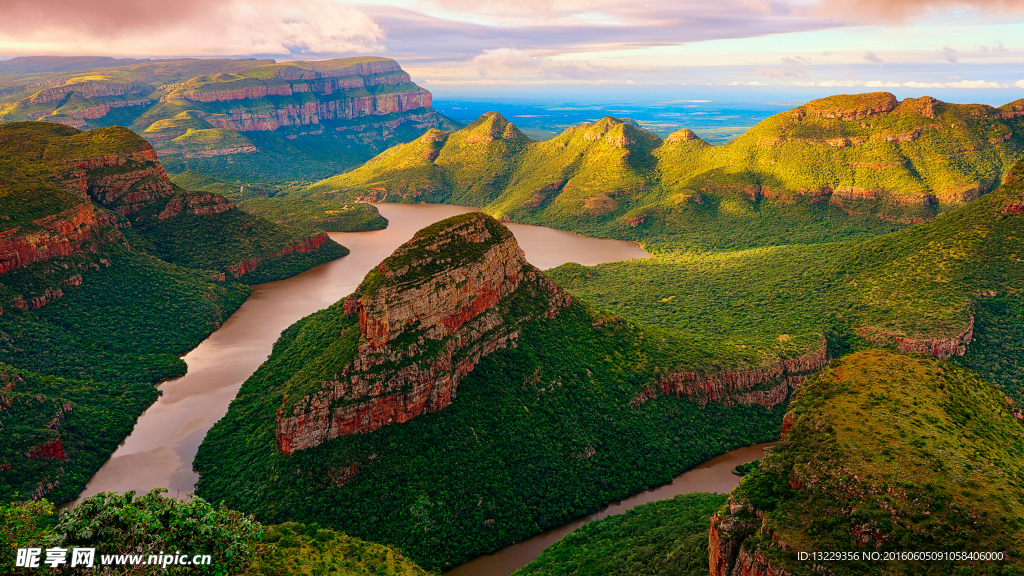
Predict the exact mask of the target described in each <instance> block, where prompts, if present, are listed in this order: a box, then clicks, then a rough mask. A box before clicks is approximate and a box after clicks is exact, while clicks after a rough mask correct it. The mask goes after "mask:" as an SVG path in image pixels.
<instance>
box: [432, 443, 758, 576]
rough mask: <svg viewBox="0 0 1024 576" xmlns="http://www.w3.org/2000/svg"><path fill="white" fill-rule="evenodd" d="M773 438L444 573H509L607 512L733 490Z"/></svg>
mask: <svg viewBox="0 0 1024 576" xmlns="http://www.w3.org/2000/svg"><path fill="white" fill-rule="evenodd" d="M773 444H774V442H767V443H764V444H754V445H753V446H746V447H744V448H738V449H736V450H733V451H732V452H727V453H725V454H722V455H721V456H716V457H714V458H712V459H711V460H708V461H706V462H704V463H702V464H699V465H698V466H696V467H695V468H691V469H690V470H687V471H686V472H684V473H683V474H682V475H680V476H676V478H675V479H674V480H673V481H672V482H671V483H669V484H665V485H662V486H658V487H657V488H652V489H650V490H645V491H643V492H640V493H639V494H634V495H632V496H630V497H629V498H626V499H625V500H623V501H621V502H615V503H612V504H609V505H608V506H605V507H604V508H602V509H601V510H598V511H597V512H595V513H593V514H591V515H590V516H584V517H583V518H578V519H576V520H573V521H572V522H569V523H568V524H563V525H561V526H559V527H558V528H553V529H551V530H548V531H547V532H544V533H541V534H538V535H536V536H534V537H533V538H528V539H526V540H523V541H522V542H517V543H515V544H513V545H511V546H506V547H505V548H502V549H501V550H498V551H497V552H495V553H494V554H489V555H487V556H481V557H479V558H475V559H473V560H470V561H469V562H466V563H465V564H460V565H459V566H456V567H455V568H452V569H451V570H449V571H447V572H445V573H444V576H508V575H509V574H511V573H513V572H515V571H516V570H518V569H520V568H522V567H523V566H526V565H527V564H529V563H530V562H531V561H533V560H534V559H535V558H537V556H540V553H541V552H543V551H544V549H545V548H547V547H548V546H551V545H552V544H554V543H555V542H557V541H558V540H559V539H560V538H561V537H562V536H565V535H566V534H568V533H569V532H572V531H573V530H575V529H577V528H579V527H580V526H583V525H584V524H587V523H588V522H593V521H594V520H600V519H601V518H604V517H606V516H612V515H614V514H622V513H623V512H625V511H626V510H629V509H631V508H636V507H637V506H640V505H641V504H647V503H648V502H654V501H655V500H668V499H670V498H674V497H675V496H678V495H679V494H689V493H691V492H718V493H722V494H724V493H726V492H730V491H731V490H732V489H733V488H735V487H736V486H738V485H739V483H740V477H739V476H737V475H735V474H733V473H732V470H733V468H735V467H736V466H737V465H738V464H746V463H747V462H753V461H754V460H760V459H761V457H762V456H764V451H765V448H767V447H769V446H771V445H773Z"/></svg>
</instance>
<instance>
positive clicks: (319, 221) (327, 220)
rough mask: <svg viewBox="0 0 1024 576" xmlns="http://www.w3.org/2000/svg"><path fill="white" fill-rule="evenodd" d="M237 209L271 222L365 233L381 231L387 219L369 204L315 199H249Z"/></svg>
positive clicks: (330, 230) (385, 226) (333, 230)
mask: <svg viewBox="0 0 1024 576" xmlns="http://www.w3.org/2000/svg"><path fill="white" fill-rule="evenodd" d="M239 208H241V209H242V210H245V211H246V212H249V213H250V214H256V215H258V216H262V217H263V218H266V219H267V220H270V221H271V222H276V223H278V224H288V225H290V226H302V227H305V228H316V229H320V230H326V231H328V232H365V231H369V230H383V229H384V228H387V226H388V220H387V218H385V217H383V216H381V215H380V211H378V210H377V207H376V206H373V205H372V204H361V203H360V204H355V203H347V202H314V201H310V200H304V199H300V198H295V199H290V198H280V199H278V198H251V199H249V200H244V201H242V202H240V203H239Z"/></svg>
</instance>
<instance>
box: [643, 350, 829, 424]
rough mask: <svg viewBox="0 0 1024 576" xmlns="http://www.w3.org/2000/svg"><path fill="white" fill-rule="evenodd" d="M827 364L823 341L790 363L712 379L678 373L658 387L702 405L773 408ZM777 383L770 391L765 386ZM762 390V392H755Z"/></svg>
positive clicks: (671, 375) (664, 378)
mask: <svg viewBox="0 0 1024 576" xmlns="http://www.w3.org/2000/svg"><path fill="white" fill-rule="evenodd" d="M827 365H828V354H827V347H826V342H825V340H824V338H822V340H821V344H820V346H819V347H818V349H817V350H815V351H814V352H811V353H809V354H806V355H804V356H800V357H798V358H794V359H790V360H779V361H777V362H775V363H773V364H771V365H768V366H763V367H759V368H751V369H749V370H728V371H725V372H719V373H717V374H712V375H710V376H704V375H700V374H697V373H696V372H676V373H673V374H668V375H666V376H663V377H662V378H661V380H660V381H659V383H658V385H659V386H660V387H661V389H662V391H664V392H665V393H666V394H675V395H676V396H682V395H684V394H685V395H686V396H689V397H690V398H692V399H693V400H694V401H696V402H698V403H700V404H706V403H707V402H708V401H712V402H722V403H724V404H727V405H731V404H747V405H749V404H759V405H761V406H764V407H766V408H772V407H774V406H777V405H779V404H781V403H782V402H784V401H785V400H786V397H787V396H789V391H790V390H795V389H796V388H797V387H798V386H799V385H800V383H801V382H803V381H804V380H805V379H806V378H807V377H808V376H809V375H811V374H813V373H814V372H817V371H818V370H821V369H822V368H824V367H825V366H827ZM771 383H775V384H774V385H773V386H771V387H770V388H767V389H765V388H764V386H765V385H768V384H771ZM758 387H761V388H762V389H761V390H753V389H754V388H758Z"/></svg>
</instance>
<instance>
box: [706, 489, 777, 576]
mask: <svg viewBox="0 0 1024 576" xmlns="http://www.w3.org/2000/svg"><path fill="white" fill-rule="evenodd" d="M754 533H760V534H762V535H764V536H766V537H768V538H769V539H771V540H773V541H774V544H775V545H776V546H777V547H779V548H780V549H782V550H788V547H787V546H786V544H785V543H784V542H780V541H779V540H778V539H777V538H773V536H772V534H771V532H770V531H769V529H768V526H767V522H766V521H765V515H764V513H763V512H761V511H760V510H755V509H753V508H752V507H751V506H750V505H749V504H745V503H742V502H736V501H735V500H734V499H733V498H732V497H731V496H730V497H729V501H728V503H727V504H726V509H725V510H723V511H721V512H719V513H718V514H715V515H714V516H712V517H711V528H710V530H709V531H708V568H709V569H710V575H711V576H791V575H792V574H793V573H792V572H790V571H789V570H787V569H785V568H782V567H780V566H774V565H773V564H772V561H771V559H770V558H769V557H768V555H766V554H765V553H764V552H763V551H762V550H761V549H760V548H755V549H754V550H752V551H751V550H748V549H747V548H745V547H743V542H744V540H746V539H747V538H749V537H750V536H751V535H753V534H754Z"/></svg>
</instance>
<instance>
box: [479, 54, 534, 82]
mask: <svg viewBox="0 0 1024 576" xmlns="http://www.w3.org/2000/svg"><path fill="white" fill-rule="evenodd" d="M542 63H543V60H542V59H540V58H534V57H533V56H531V55H530V54H529V53H528V52H524V51H522V50H518V49H516V48H494V49H492V50H484V51H483V52H482V53H480V54H477V55H476V56H475V57H474V58H473V60H472V64H473V65H474V66H476V69H477V71H478V72H479V73H480V76H481V77H482V78H487V76H488V71H492V70H523V69H531V68H539V67H540V66H541V64H542Z"/></svg>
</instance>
